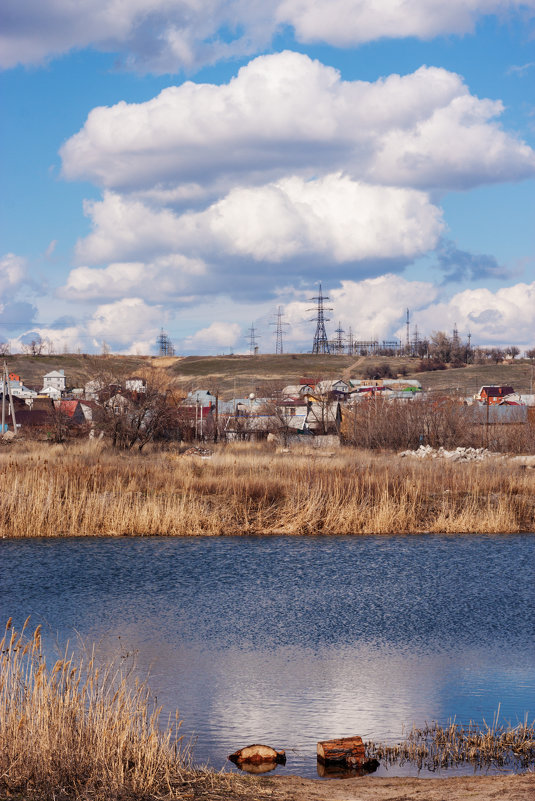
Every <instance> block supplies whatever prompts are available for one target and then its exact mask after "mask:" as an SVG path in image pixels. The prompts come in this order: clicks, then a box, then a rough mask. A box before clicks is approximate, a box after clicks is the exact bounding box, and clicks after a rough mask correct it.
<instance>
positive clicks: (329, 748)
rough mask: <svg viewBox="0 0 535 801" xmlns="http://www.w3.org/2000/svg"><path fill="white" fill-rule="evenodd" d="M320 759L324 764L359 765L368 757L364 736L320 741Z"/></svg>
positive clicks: (318, 749)
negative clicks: (363, 740)
mask: <svg viewBox="0 0 535 801" xmlns="http://www.w3.org/2000/svg"><path fill="white" fill-rule="evenodd" d="M317 751H318V759H319V761H320V762H323V764H324V765H328V764H329V763H332V762H338V763H343V764H346V765H348V766H351V767H357V765H359V764H361V763H362V762H364V761H365V759H366V752H365V749H364V743H363V742H362V737H340V738H339V739H337V740H323V741H321V742H319V743H318V747H317Z"/></svg>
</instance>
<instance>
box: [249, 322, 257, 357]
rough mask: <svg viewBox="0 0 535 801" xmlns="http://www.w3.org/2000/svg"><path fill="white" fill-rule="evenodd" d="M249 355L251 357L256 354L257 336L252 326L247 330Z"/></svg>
mask: <svg viewBox="0 0 535 801" xmlns="http://www.w3.org/2000/svg"><path fill="white" fill-rule="evenodd" d="M249 353H250V354H251V356H256V355H257V354H258V334H257V333H256V329H255V327H254V325H253V324H251V327H250V329H249Z"/></svg>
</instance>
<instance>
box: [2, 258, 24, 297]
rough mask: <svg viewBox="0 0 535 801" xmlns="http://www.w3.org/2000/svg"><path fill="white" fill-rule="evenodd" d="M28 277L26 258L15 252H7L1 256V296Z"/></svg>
mask: <svg viewBox="0 0 535 801" xmlns="http://www.w3.org/2000/svg"><path fill="white" fill-rule="evenodd" d="M25 278H26V260H25V259H24V258H22V256H17V255H15V253H6V254H5V255H4V256H2V257H1V258H0V298H1V297H2V295H3V294H4V293H5V292H12V291H13V290H14V289H15V288H16V287H18V286H20V284H22V282H23V281H24V280H25Z"/></svg>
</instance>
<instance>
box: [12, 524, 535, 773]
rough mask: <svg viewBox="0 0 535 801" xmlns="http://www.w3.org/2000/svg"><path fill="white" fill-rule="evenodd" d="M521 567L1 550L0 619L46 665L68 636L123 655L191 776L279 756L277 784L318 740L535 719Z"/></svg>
mask: <svg viewBox="0 0 535 801" xmlns="http://www.w3.org/2000/svg"><path fill="white" fill-rule="evenodd" d="M534 551H535V548H534V539H533V538H532V537H529V536H524V537H396V538H379V537H359V538H350V537H335V538H329V539H322V538H317V537H310V538H303V539H295V540H293V539H287V538H273V539H272V538H270V539H262V538H236V539H234V538H229V539H218V540H214V539H188V538H186V539H180V540H178V539H150V540H149V539H147V540H125V539H122V540H107V539H95V540H87V539H86V540H60V541H55V542H54V541H32V542H6V541H3V542H2V543H0V613H1V615H2V617H4V618H5V619H7V617H8V616H10V615H12V616H13V617H14V620H15V621H16V623H17V624H18V625H20V624H21V622H22V621H23V619H24V618H25V617H26V616H27V615H28V614H31V615H32V619H33V622H34V623H35V624H37V623H38V622H43V623H44V624H45V628H46V626H47V625H48V628H49V630H50V631H51V632H52V633H53V635H54V637H57V641H58V643H59V645H60V649H62V648H63V647H64V645H65V642H66V640H67V639H70V640H71V642H73V643H74V642H75V640H76V632H79V633H80V635H81V637H82V638H83V639H85V640H90V641H96V642H98V649H99V653H100V654H101V655H102V656H110V655H115V654H116V653H117V652H118V651H119V650H120V651H122V652H123V653H131V652H136V659H137V663H138V666H139V669H140V671H141V672H145V671H146V670H148V669H150V671H151V686H152V687H153V689H154V691H155V692H156V693H157V696H158V701H159V703H162V704H163V706H164V710H165V711H174V709H175V708H176V707H178V708H179V710H180V714H181V717H182V719H183V721H184V723H183V729H182V730H183V732H184V733H185V735H186V737H189V736H195V738H196V746H195V756H196V758H197V759H198V760H199V761H208V762H209V763H210V764H212V765H213V766H214V767H216V768H221V767H228V765H229V763H228V762H227V756H228V754H229V753H231V752H232V751H235V750H236V749H237V748H239V747H241V746H243V745H247V744H249V743H253V742H265V743H268V744H270V745H273V746H274V747H276V748H285V749H286V751H287V755H288V761H287V765H286V766H285V767H280V766H279V767H277V772H281V771H282V772H292V773H301V774H305V775H309V776H310V775H316V758H315V754H316V742H317V741H318V740H325V739H330V738H333V737H343V736H351V735H355V734H358V735H360V736H361V737H362V738H363V739H364V740H366V739H380V740H388V739H394V738H399V736H400V734H401V730H402V727H403V725H408V726H409V727H410V726H411V725H412V724H413V723H415V724H421V723H423V722H424V721H425V720H431V719H437V720H439V721H442V722H445V721H446V720H447V719H448V717H451V716H454V715H456V716H457V718H458V719H459V720H469V719H473V720H477V721H481V720H482V719H483V718H486V719H487V720H492V717H493V714H494V712H495V710H496V709H497V707H498V703H501V709H502V719H505V720H511V721H512V722H515V721H516V720H519V719H522V718H523V717H524V714H525V713H526V712H529V711H531V712H535V676H534V670H533V664H534V662H535V659H534V656H535V649H534V637H533V633H534V631H533V626H534V623H533V621H534V620H535V599H534V591H533V586H534V582H533V578H534V576H533V564H534V555H535V554H534ZM14 577H16V580H15V579H14ZM534 717H535V715H534ZM381 772H384V768H383V767H381V768H380V770H379V773H381ZM406 772H410V769H409V768H403V767H401V768H400V767H399V766H398V767H396V768H395V769H390V771H389V775H394V773H396V774H404V773H406Z"/></svg>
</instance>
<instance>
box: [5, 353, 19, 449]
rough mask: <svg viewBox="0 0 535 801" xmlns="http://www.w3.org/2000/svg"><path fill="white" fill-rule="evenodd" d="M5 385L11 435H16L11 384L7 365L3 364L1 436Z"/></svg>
mask: <svg viewBox="0 0 535 801" xmlns="http://www.w3.org/2000/svg"><path fill="white" fill-rule="evenodd" d="M6 384H7V392H8V395H9V408H10V409H11V421H12V423H13V433H14V434H16V433H17V419H16V417H15V404H14V402H13V393H12V392H11V384H10V383H9V374H8V372H7V364H6V363H5V362H4V367H3V368H2V434H3V433H4V427H5V397H6Z"/></svg>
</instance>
